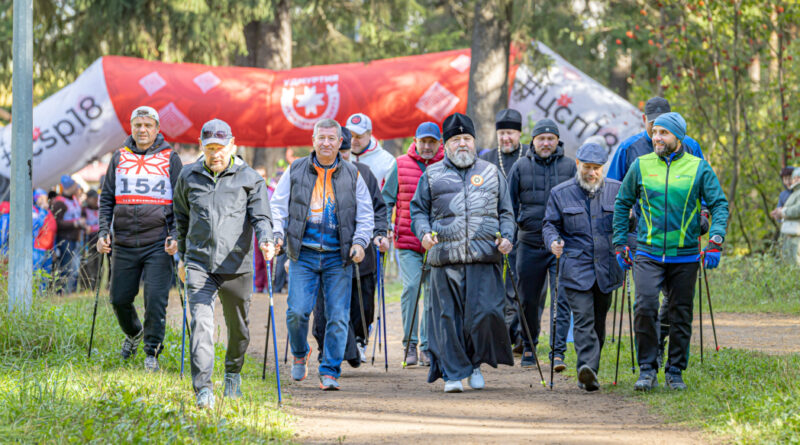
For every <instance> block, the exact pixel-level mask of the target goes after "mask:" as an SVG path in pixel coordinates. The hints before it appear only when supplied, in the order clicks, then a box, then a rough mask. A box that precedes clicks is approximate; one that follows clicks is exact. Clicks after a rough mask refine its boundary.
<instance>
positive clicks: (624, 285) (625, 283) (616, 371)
mask: <svg viewBox="0 0 800 445" xmlns="http://www.w3.org/2000/svg"><path fill="white" fill-rule="evenodd" d="M627 288H628V271H627V270H626V271H625V278H624V279H623V281H622V296H621V298H622V301H620V311H619V331H618V333H617V362H616V365H614V386H617V378H618V377H619V353H620V349H621V348H622V316H623V315H625V311H624V310H623V308H625V291H626V290H627Z"/></svg>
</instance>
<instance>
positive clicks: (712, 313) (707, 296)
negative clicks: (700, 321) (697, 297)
mask: <svg viewBox="0 0 800 445" xmlns="http://www.w3.org/2000/svg"><path fill="white" fill-rule="evenodd" d="M700 266H701V267H702V268H703V280H705V282H706V298H707V299H708V315H710V316H711V330H712V331H713V332H714V347H715V348H716V350H717V351H719V343H717V327H716V325H715V324H714V309H712V308H711V290H710V289H709V288H708V270H707V269H706V268H705V265H703V264H702V263H701V264H700Z"/></svg>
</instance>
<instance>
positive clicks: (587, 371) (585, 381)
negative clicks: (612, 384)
mask: <svg viewBox="0 0 800 445" xmlns="http://www.w3.org/2000/svg"><path fill="white" fill-rule="evenodd" d="M578 381H579V382H580V384H581V385H583V389H586V391H589V392H592V391H597V390H598V389H600V383H599V382H598V381H597V374H595V372H594V370H592V368H590V367H589V366H588V365H583V366H581V369H580V370H578Z"/></svg>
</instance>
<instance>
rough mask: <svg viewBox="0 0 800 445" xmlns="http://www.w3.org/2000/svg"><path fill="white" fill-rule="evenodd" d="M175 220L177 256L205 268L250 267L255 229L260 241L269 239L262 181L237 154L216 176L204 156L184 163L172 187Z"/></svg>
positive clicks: (230, 271)
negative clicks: (173, 187) (231, 163)
mask: <svg viewBox="0 0 800 445" xmlns="http://www.w3.org/2000/svg"><path fill="white" fill-rule="evenodd" d="M175 220H176V222H177V227H178V230H177V231H178V252H179V253H180V255H181V258H183V260H184V262H185V263H194V264H197V265H199V266H201V267H203V268H204V269H205V270H206V271H208V272H209V273H219V274H237V273H246V272H252V271H253V230H254V229H255V232H256V238H257V240H258V242H259V243H265V242H269V241H272V212H271V211H270V208H269V200H268V199H267V186H266V184H265V183H264V179H263V178H262V177H261V176H260V175H259V174H258V173H256V171H255V170H253V169H252V168H250V166H248V165H247V164H246V163H245V162H244V161H243V160H242V159H241V158H239V157H235V158H234V161H233V165H231V166H229V167H228V168H227V169H225V170H224V171H223V172H221V173H219V174H218V175H217V176H216V177H215V176H214V175H213V174H212V173H211V172H210V171H209V170H208V169H207V168H206V166H205V161H204V159H203V158H200V160H198V161H197V162H195V163H194V164H191V165H189V166H187V167H186V168H185V169H184V172H183V174H181V176H180V178H179V179H178V185H177V186H176V187H175Z"/></svg>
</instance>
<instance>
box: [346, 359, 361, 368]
mask: <svg viewBox="0 0 800 445" xmlns="http://www.w3.org/2000/svg"><path fill="white" fill-rule="evenodd" d="M347 364H348V365H350V367H351V368H358V367H359V366H361V360H359V359H357V358H351V359H347Z"/></svg>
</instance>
